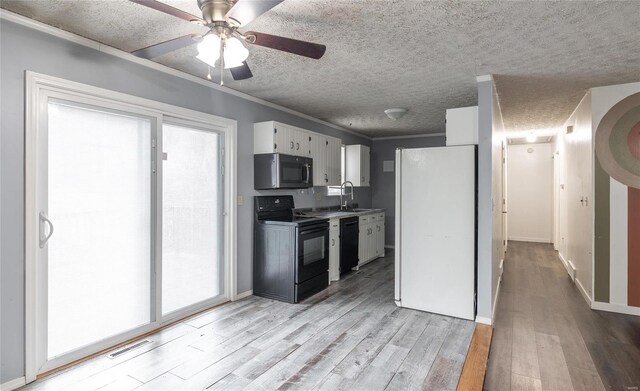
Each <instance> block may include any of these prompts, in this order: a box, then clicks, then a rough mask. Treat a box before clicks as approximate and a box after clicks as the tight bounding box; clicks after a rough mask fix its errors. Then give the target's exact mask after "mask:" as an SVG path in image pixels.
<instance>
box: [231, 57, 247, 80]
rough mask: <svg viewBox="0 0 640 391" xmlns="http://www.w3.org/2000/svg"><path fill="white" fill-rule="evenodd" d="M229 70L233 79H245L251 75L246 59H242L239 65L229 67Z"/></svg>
mask: <svg viewBox="0 0 640 391" xmlns="http://www.w3.org/2000/svg"><path fill="white" fill-rule="evenodd" d="M229 70H230V71H231V76H233V80H245V79H250V78H252V77H253V73H251V69H249V65H247V62H246V61H243V62H242V65H241V66H239V67H235V68H230V69H229Z"/></svg>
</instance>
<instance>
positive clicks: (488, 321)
mask: <svg viewBox="0 0 640 391" xmlns="http://www.w3.org/2000/svg"><path fill="white" fill-rule="evenodd" d="M476 323H482V324H486V325H489V326H491V319H490V318H487V317H484V316H476Z"/></svg>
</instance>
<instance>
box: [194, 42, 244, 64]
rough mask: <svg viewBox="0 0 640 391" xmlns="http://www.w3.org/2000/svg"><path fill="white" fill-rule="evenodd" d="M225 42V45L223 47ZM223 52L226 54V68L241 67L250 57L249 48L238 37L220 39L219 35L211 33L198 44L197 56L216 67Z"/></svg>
mask: <svg viewBox="0 0 640 391" xmlns="http://www.w3.org/2000/svg"><path fill="white" fill-rule="evenodd" d="M223 42H224V47H223V48H221V45H223ZM221 49H222V50H221ZM221 52H222V53H223V56H224V68H225V69H229V68H235V67H239V66H241V65H242V63H243V61H244V60H246V59H247V57H249V50H247V48H245V47H244V45H243V44H242V42H240V40H239V39H238V38H234V37H231V38H225V39H220V37H218V36H217V35H214V34H209V35H207V36H206V37H204V38H203V39H202V42H200V43H199V44H198V55H197V56H196V58H197V59H198V60H200V61H202V62H204V63H206V64H209V65H210V66H212V67H214V68H215V67H216V62H218V60H219V59H220V53H221Z"/></svg>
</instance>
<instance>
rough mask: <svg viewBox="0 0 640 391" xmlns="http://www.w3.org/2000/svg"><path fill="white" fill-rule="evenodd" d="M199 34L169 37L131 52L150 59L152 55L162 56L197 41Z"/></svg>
mask: <svg viewBox="0 0 640 391" xmlns="http://www.w3.org/2000/svg"><path fill="white" fill-rule="evenodd" d="M199 37H200V36H199V35H197V34H189V35H185V36H182V37H178V38H174V39H170V40H168V41H164V42H160V43H157V44H155V45H151V46H147V47H146V48H142V49H138V50H135V51H133V52H131V54H133V55H134V56H138V57H142V58H146V59H151V58H154V57H159V56H162V55H163V54H166V53H169V52H172V51H174V50H178V49H182V48H183V47H186V46H189V45H193V44H194V43H196V42H198V38H199Z"/></svg>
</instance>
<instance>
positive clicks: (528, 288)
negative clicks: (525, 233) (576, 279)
mask: <svg viewBox="0 0 640 391" xmlns="http://www.w3.org/2000/svg"><path fill="white" fill-rule="evenodd" d="M508 248H509V250H508V252H507V256H506V259H505V261H504V273H503V277H502V286H501V288H500V297H499V299H498V307H497V309H496V319H495V324H494V330H493V341H492V344H491V350H490V354H489V366H488V369H487V376H486V379H485V384H484V388H485V390H489V391H494V390H495V391H498V390H499V391H503V390H504V391H508V390H553V391H557V390H568V391H570V390H576V391H578V390H598V391H600V390H616V391H618V390H621V391H627V390H634V389H635V390H637V389H638V388H637V387H640V318H638V317H635V316H627V315H620V314H614V313H609V312H603V311H593V310H591V309H590V308H589V306H588V305H587V303H586V302H585V300H584V299H583V297H582V296H581V294H580V292H579V291H578V289H577V288H576V286H575V285H574V284H573V282H572V281H571V279H570V278H569V276H568V275H567V273H566V271H565V269H564V267H563V266H562V264H561V262H560V260H559V259H558V255H557V253H556V252H555V251H554V250H553V248H552V246H551V245H549V244H537V243H525V242H509V247H508Z"/></svg>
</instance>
